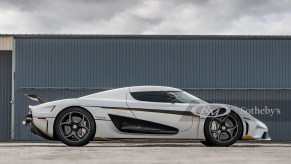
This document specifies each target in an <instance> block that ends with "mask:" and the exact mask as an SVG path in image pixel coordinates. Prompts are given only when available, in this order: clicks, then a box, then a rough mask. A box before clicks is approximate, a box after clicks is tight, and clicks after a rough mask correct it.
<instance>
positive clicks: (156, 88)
mask: <svg viewBox="0 0 291 164" xmlns="http://www.w3.org/2000/svg"><path fill="white" fill-rule="evenodd" d="M129 90H130V92H146V91H181V90H180V89H177V88H173V87H166V86H150V85H146V86H132V87H129Z"/></svg>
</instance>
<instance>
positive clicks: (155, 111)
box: [127, 91, 193, 134]
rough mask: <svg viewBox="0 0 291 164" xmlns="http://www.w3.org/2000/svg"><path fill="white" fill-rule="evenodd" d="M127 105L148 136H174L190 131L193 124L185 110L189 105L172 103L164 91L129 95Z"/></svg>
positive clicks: (190, 114)
mask: <svg viewBox="0 0 291 164" xmlns="http://www.w3.org/2000/svg"><path fill="white" fill-rule="evenodd" d="M127 105H128V107H129V108H130V109H131V111H132V112H133V114H134V116H135V117H136V118H137V119H138V120H141V121H140V124H141V127H142V128H143V129H144V130H145V132H148V133H150V134H175V133H179V132H183V131H187V130H190V128H191V127H192V124H193V115H192V113H191V112H190V111H187V110H186V109H187V107H188V105H189V104H186V103H172V102H171V100H170V99H169V97H167V93H166V92H164V91H152V92H148V91H147V92H133V93H129V95H128V96H127ZM145 121H148V122H150V124H147V123H146V122H145Z"/></svg>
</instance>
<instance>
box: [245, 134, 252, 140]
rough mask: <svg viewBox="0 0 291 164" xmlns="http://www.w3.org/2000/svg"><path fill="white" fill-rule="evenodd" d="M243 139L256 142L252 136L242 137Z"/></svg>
mask: <svg viewBox="0 0 291 164" xmlns="http://www.w3.org/2000/svg"><path fill="white" fill-rule="evenodd" d="M242 139H243V140H254V137H253V136H251V135H248V134H247V135H244V136H243V137H242Z"/></svg>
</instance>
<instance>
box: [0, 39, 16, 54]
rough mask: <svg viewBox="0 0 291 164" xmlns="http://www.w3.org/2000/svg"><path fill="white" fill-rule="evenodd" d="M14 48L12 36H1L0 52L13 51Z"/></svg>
mask: <svg viewBox="0 0 291 164" xmlns="http://www.w3.org/2000/svg"><path fill="white" fill-rule="evenodd" d="M12 48H13V37H12V36H0V50H4V51H11V50H12Z"/></svg>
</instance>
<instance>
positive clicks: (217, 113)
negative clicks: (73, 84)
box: [23, 86, 270, 146]
mask: <svg viewBox="0 0 291 164" xmlns="http://www.w3.org/2000/svg"><path fill="white" fill-rule="evenodd" d="M27 96H28V97H29V98H31V99H33V100H36V101H39V102H40V103H41V104H39V105H35V106H29V113H28V115H27V116H26V119H25V120H24V122H23V124H25V125H27V124H30V123H31V124H32V132H33V133H34V134H37V135H39V136H41V137H43V138H45V139H50V140H60V141H62V142H63V143H65V144H66V145H69V146H83V145H86V144H88V143H89V142H90V141H93V140H101V139H102V140H113V139H131V140H133V139H163V140H199V141H201V142H202V143H203V144H204V145H206V146H230V145H232V144H233V143H235V142H236V141H237V140H240V139H253V140H270V137H269V135H268V128H267V126H266V125H265V124H264V123H262V122H261V121H259V120H257V119H255V118H254V117H252V116H251V115H250V114H248V113H247V112H245V111H244V110H242V109H241V108H238V107H235V106H232V105H226V104H213V103H208V102H206V101H204V100H202V99H200V98H198V97H195V96H193V95H191V94H189V93H187V92H185V91H183V90H180V89H176V88H172V87H163V86H134V87H125V88H119V89H113V90H108V91H103V92H99V93H95V94H91V95H88V96H84V97H80V98H74V99H64V100H58V101H52V102H46V101H45V100H44V99H43V98H41V97H40V96H38V95H27Z"/></svg>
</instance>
